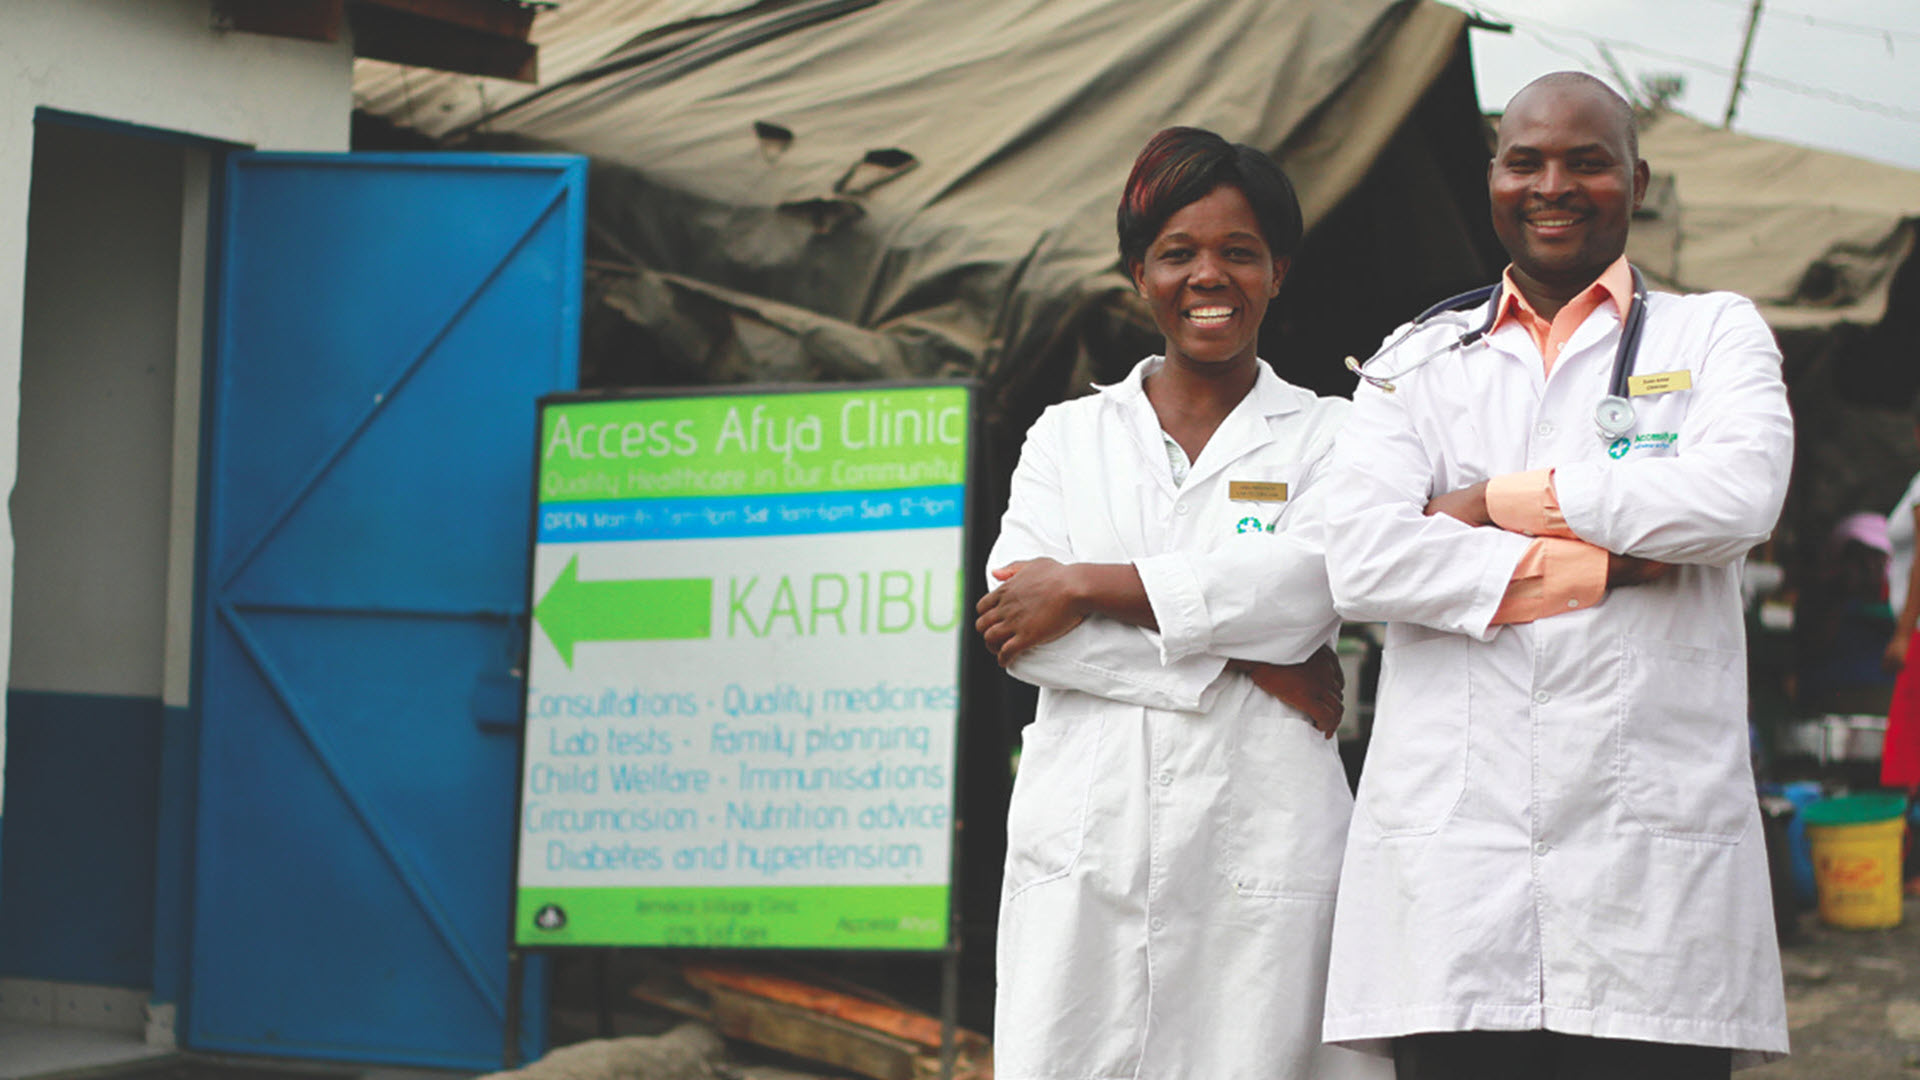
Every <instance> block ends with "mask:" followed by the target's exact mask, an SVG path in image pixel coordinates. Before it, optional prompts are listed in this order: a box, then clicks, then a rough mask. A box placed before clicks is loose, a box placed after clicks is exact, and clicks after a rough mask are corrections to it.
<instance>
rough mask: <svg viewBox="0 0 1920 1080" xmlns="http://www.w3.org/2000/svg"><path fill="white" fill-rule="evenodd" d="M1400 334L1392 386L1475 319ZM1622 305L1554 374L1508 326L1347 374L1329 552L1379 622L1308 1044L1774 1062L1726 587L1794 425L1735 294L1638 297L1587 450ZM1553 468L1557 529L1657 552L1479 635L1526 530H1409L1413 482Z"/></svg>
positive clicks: (1773, 978) (1419, 501)
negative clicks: (1446, 348) (1633, 339)
mask: <svg viewBox="0 0 1920 1080" xmlns="http://www.w3.org/2000/svg"><path fill="white" fill-rule="evenodd" d="M1484 318H1485V308H1484V307H1482V308H1480V309H1479V310H1476V311H1471V312H1467V313H1466V314H1465V315H1464V317H1462V318H1456V319H1453V320H1448V321H1442V322H1441V323H1440V324H1439V325H1436V326H1434V327H1433V328H1431V329H1427V330H1423V331H1421V332H1419V333H1416V334H1414V335H1413V337H1412V338H1411V339H1410V340H1408V341H1407V342H1406V343H1405V344H1403V345H1401V346H1400V347H1399V348H1398V349H1396V350H1395V351H1394V352H1393V353H1391V354H1389V355H1387V356H1384V357H1382V358H1381V359H1380V360H1378V361H1377V362H1375V363H1374V364H1373V365H1371V366H1370V367H1369V370H1370V371H1373V372H1377V373H1380V374H1383V375H1386V376H1388V377H1391V376H1392V375H1393V373H1395V372H1398V371H1400V370H1402V369H1403V367H1405V366H1406V365H1407V364H1409V363H1410V362H1411V361H1413V360H1414V359H1417V358H1418V357H1421V356H1423V355H1426V354H1427V353H1429V352H1430V351H1432V350H1433V349H1435V348H1438V347H1440V346H1442V345H1445V344H1446V343H1448V342H1451V341H1453V340H1454V339H1455V338H1457V337H1458V336H1459V334H1460V333H1461V331H1462V329H1463V325H1466V326H1479V325H1481V323H1482V321H1483V320H1484ZM1619 334H1620V320H1619V318H1618V316H1617V314H1616V313H1615V311H1614V308H1613V306H1612V305H1611V304H1604V303H1603V304H1602V305H1601V308H1600V310H1598V311H1596V312H1595V313H1594V314H1593V315H1591V316H1589V317H1588V318H1587V320H1586V322H1585V323H1583V324H1582V325H1581V326H1580V327H1579V329H1578V331H1577V332H1576V333H1575V334H1574V335H1573V336H1572V338H1571V339H1570V341H1569V343H1568V345H1567V346H1566V348H1565V350H1564V351H1563V352H1562V354H1561V358H1560V360H1559V361H1558V362H1557V363H1556V364H1555V366H1554V369H1553V372H1552V374H1551V376H1550V377H1543V374H1542V365H1541V362H1540V354H1539V352H1538V351H1537V349H1536V348H1535V347H1534V346H1533V344H1532V342H1531V341H1530V339H1529V338H1528V336H1527V333H1526V331H1525V330H1524V329H1522V328H1521V327H1519V326H1517V325H1513V324H1511V323H1509V324H1507V325H1506V326H1504V327H1502V328H1501V329H1500V330H1498V331H1496V332H1495V333H1494V334H1492V335H1491V336H1490V337H1488V338H1487V339H1486V343H1485V345H1484V346H1476V347H1473V348H1470V349H1467V350H1465V351H1463V352H1457V353H1454V354H1451V355H1448V356H1446V357H1444V358H1442V359H1439V360H1436V361H1434V362H1433V363H1431V364H1429V365H1427V366H1425V367H1422V368H1420V369H1419V370H1417V371H1414V372H1412V373H1410V374H1408V375H1406V376H1405V377H1404V378H1400V379H1398V380H1396V382H1397V384H1398V388H1397V390H1396V392H1394V393H1391V394H1389V393H1385V392H1382V391H1381V390H1378V389H1375V388H1373V387H1370V386H1362V387H1361V388H1360V390H1359V392H1358V393H1357V394H1356V397H1355V405H1354V409H1353V415H1352V419H1351V420H1350V421H1349V423H1348V425H1347V427H1346V429H1345V431H1344V432H1343V434H1342V436H1341V440H1340V446H1339V449H1338V451H1337V452H1336V465H1335V467H1334V469H1333V475H1332V480H1331V484H1330V498H1329V525H1328V532H1329V535H1330V536H1331V537H1332V538H1333V539H1332V540H1331V541H1330V544H1329V547H1330V551H1329V554H1328V560H1327V561H1328V565H1329V573H1330V578H1331V582H1332V586H1333V591H1334V596H1335V599H1336V602H1337V604H1338V605H1339V607H1340V610H1341V612H1342V614H1344V615H1346V616H1347V617H1349V618H1355V619H1365V620H1380V621H1387V622H1389V626H1388V631H1387V647H1386V655H1385V664H1384V670H1383V673H1382V677H1381V685H1380V690H1379V696H1378V699H1377V701H1376V707H1375V712H1374V731H1373V739H1372V744H1371V746H1370V747H1369V750H1368V757H1367V762H1366V766H1365V769H1364V770H1363V773H1362V776H1361V780H1360V791H1359V799H1358V808H1357V810H1356V811H1355V814H1354V820H1353V829H1352V834H1351V836H1350V838H1349V842H1348V847H1347V857H1346V865H1345V870H1344V872H1343V877H1342V880H1341V891H1340V907H1339V913H1338V916H1337V919H1336V926H1335V931H1334V949H1333V976H1332V981H1331V984H1330V986H1329V988H1328V1000H1327V1019H1326V1034H1327V1037H1328V1038H1329V1039H1333V1040H1341V1041H1352V1042H1355V1043H1359V1042H1361V1041H1363V1040H1369V1039H1380V1038H1383V1037H1388V1036H1394V1035H1400V1034H1406V1033H1410V1032H1417V1031H1448V1030H1460V1029H1490V1030H1502V1029H1525V1028H1540V1027H1545V1028H1547V1029H1550V1030H1554V1031H1561V1032H1568V1033H1573V1034H1581V1035H1596V1036H1604V1037H1611V1038H1621V1039H1640V1040H1650V1041H1656V1042H1675V1043H1691V1044H1696V1045H1705V1046H1723V1047H1731V1048H1733V1049H1734V1050H1735V1051H1736V1054H1735V1061H1736V1063H1738V1064H1754V1063H1757V1062H1758V1061H1760V1060H1763V1059H1764V1058H1766V1057H1768V1056H1771V1055H1777V1054H1778V1053H1780V1052H1784V1051H1785V1050H1786V1047H1787V1029H1786V1019H1785V1007H1784V1002H1783V995H1782V990H1781V981H1780V965H1779V954H1778V950H1777V948H1776V946H1775V941H1774V923H1773V915H1772V906H1771V899H1770V892H1769V888H1768V876H1767V856H1766V848H1765V843H1764V840H1763V837H1762V835H1761V825H1760V817H1759V812H1758V808H1757V799H1756V794H1755V791H1754V782H1753V775H1752V772H1751V768H1750V766H1749V762H1748V740H1747V709H1746V702H1747V694H1746V680H1747V667H1746V652H1745V631H1744V626H1743V622H1742V613H1741V601H1740V585H1739V574H1740V564H1741V562H1742V559H1743V558H1744V557H1745V555H1746V553H1747V551H1748V550H1749V549H1750V548H1752V547H1753V546H1754V545H1755V544H1758V543H1760V542H1761V541H1763V540H1765V539H1766V538H1767V536H1768V534H1769V533H1770V531H1771V530H1772V528H1773V525H1774V521H1775V519H1776V517H1777V516H1778V515H1779V512H1780V505H1781V501H1782V499H1783V497H1784V495H1785V491H1786V484H1787V473H1788V468H1789V465H1790V463H1791V460H1792V454H1793V422H1792V417H1791V416H1790V414H1789V413H1788V410H1787V398H1786V391H1785V387H1784V386H1783V385H1782V383H1781V377H1780V356H1779V352H1778V350H1777V349H1776V348H1775V346H1774V342H1773V337H1772V334H1771V333H1770V332H1769V331H1768V329H1767V327H1766V325H1765V324H1764V323H1763V322H1762V321H1761V320H1760V317H1759V315H1758V313H1757V312H1755V310H1754V308H1753V305H1751V304H1750V303H1748V302H1747V301H1745V300H1743V299H1741V298H1739V297H1737V296H1733V295H1731V294H1727V293H1715V294H1711V295H1705V296H1692V297H1678V296H1671V295H1667V294H1662V293H1656V294H1653V295H1652V296H1651V297H1650V304H1649V308H1648V315H1647V319H1646V324H1645V331H1644V338H1643V340H1642V343H1641V346H1640V351H1639V360H1638V363H1637V365H1636V371H1637V372H1639V373H1641V374H1655V373H1663V372H1684V373H1685V381H1688V382H1690V384H1691V388H1690V389H1678V388H1677V389H1672V390H1669V391H1668V392H1665V393H1659V394H1651V395H1646V396H1639V397H1635V398H1634V399H1633V403H1634V405H1635V406H1636V408H1637V410H1638V424H1637V426H1636V428H1635V429H1634V433H1633V435H1632V436H1631V437H1630V438H1627V439H1625V440H1620V441H1612V442H1608V441H1603V440H1602V439H1601V438H1600V437H1599V435H1598V433H1597V428H1596V426H1595V423H1594V420H1593V413H1594V407H1595V405H1596V404H1598V402H1599V400H1600V398H1601V397H1602V396H1603V395H1604V394H1605V393H1606V388H1607V384H1608V379H1609V376H1610V374H1611V371H1612V366H1613V357H1614V347H1615V343H1616V342H1617V341H1618V340H1619ZM1549 467H1551V468H1554V469H1555V473H1554V486H1555V489H1556V491H1557V494H1558V499H1559V502H1560V506H1561V508H1562V511H1563V512H1564V514H1565V517H1566V520H1567V524H1568V526H1569V527H1570V528H1571V530H1572V531H1573V532H1574V533H1575V534H1576V535H1577V536H1579V537H1580V538H1582V539H1585V540H1587V541H1589V542H1591V543H1594V544H1597V545H1599V546H1601V547H1603V548H1606V549H1607V550H1609V551H1614V552H1620V553H1624V554H1630V555H1638V556H1643V557H1646V558H1650V559H1658V560H1662V561H1665V562H1670V563H1674V564H1677V565H1675V567H1674V569H1673V570H1672V572H1671V573H1669V574H1668V575H1667V576H1666V577H1665V578H1662V579H1660V580H1658V581H1655V582H1652V583H1650V584H1646V585H1639V586H1631V587H1624V588H1619V589H1614V590H1612V591H1611V592H1610V593H1609V594H1608V595H1607V596H1606V597H1605V599H1604V600H1603V601H1601V602H1600V603H1599V604H1598V605H1597V606H1594V607H1592V608H1590V609H1588V610H1574V611H1569V612H1567V613H1564V614H1558V615H1554V616H1552V617H1550V618H1545V619H1541V620H1539V621H1537V622H1533V623H1526V624H1519V625H1513V626H1504V627H1496V626H1489V625H1488V624H1489V621H1490V620H1491V618H1492V616H1493V613H1494V609H1495V608H1496V607H1498V606H1499V603H1500V600H1501V597H1502V595H1503V594H1504V592H1505V590H1506V588H1507V584H1508V582H1509V580H1510V578H1511V575H1512V573H1513V570H1514V567H1515V564H1516V563H1517V562H1518V560H1519V558H1520V556H1521V553H1522V552H1523V551H1524V550H1525V549H1526V548H1527V546H1528V544H1529V543H1530V541H1529V539H1528V538H1527V537H1524V536H1518V535H1514V534H1511V533H1506V532H1502V531H1500V530H1497V529H1490V528H1481V529H1472V528H1468V527H1467V526H1466V525H1464V524H1462V523H1460V522H1458V521H1455V520H1453V519H1452V518H1448V517H1444V516H1440V517H1425V516H1422V514H1421V508H1422V506H1423V505H1424V504H1425V503H1426V501H1427V499H1428V497H1429V496H1430V495H1433V494H1437V493H1441V492H1446V491H1452V490H1455V489H1458V488H1461V487H1465V486H1467V485H1470V484H1473V483H1475V482H1477V481H1480V480H1485V479H1488V478H1490V477H1493V476H1497V475H1500V474H1502V473H1511V472H1520V471H1524V470H1531V469H1544V468H1549Z"/></svg>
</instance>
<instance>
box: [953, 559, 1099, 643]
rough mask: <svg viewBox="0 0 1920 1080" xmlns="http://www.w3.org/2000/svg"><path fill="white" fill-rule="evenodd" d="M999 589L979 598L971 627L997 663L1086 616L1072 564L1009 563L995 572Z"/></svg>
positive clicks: (1043, 560)
mask: <svg viewBox="0 0 1920 1080" xmlns="http://www.w3.org/2000/svg"><path fill="white" fill-rule="evenodd" d="M993 576H994V577H995V578H997V579H998V580H999V581H1000V585H999V587H998V588H995V589H994V590H993V591H992V592H990V593H988V594H987V595H985V596H983V597H981V598H980V603H979V605H978V607H977V608H976V609H975V610H977V611H979V613H980V617H979V618H978V619H975V620H974V623H973V625H974V628H975V629H977V630H979V631H980V636H981V637H983V638H985V639H986V642H987V651H988V652H991V653H992V654H993V657H994V659H996V660H998V661H1000V666H1001V667H1006V666H1007V665H1008V664H1010V663H1012V662H1013V658H1014V657H1016V656H1019V655H1020V654H1021V653H1023V652H1026V651H1027V650H1028V649H1031V648H1033V647H1034V646H1035V645H1041V644H1044V643H1046V642H1049V641H1052V640H1053V639H1054V638H1057V637H1059V636H1060V635H1062V634H1064V633H1066V632H1067V631H1069V630H1071V629H1073V628H1074V627H1076V626H1078V625H1080V621H1081V620H1082V619H1085V618H1086V617H1087V609H1086V607H1085V606H1084V604H1083V603H1082V601H1081V595H1080V594H1081V591H1082V590H1081V589H1080V588H1079V587H1078V582H1077V575H1076V573H1075V568H1074V567H1073V566H1068V565H1064V564H1062V563H1059V562H1056V561H1054V560H1053V559H1028V560H1026V561H1024V562H1017V563H1008V564H1007V565H1006V566H1002V567H999V568H997V569H995V570H994V571H993Z"/></svg>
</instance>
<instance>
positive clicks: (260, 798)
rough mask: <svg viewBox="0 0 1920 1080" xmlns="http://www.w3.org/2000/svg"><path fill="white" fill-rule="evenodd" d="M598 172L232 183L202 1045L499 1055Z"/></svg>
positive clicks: (412, 159)
mask: <svg viewBox="0 0 1920 1080" xmlns="http://www.w3.org/2000/svg"><path fill="white" fill-rule="evenodd" d="M585 187H586V172H585V166H584V163H583V162H581V161H578V160H576V159H570V158H552V157H539V158H520V157H501V156H483V155H446V154H434V155H305V154H238V155H235V156H234V158H233V160H232V162H231V164H230V167H229V168H228V171H227V176H226V190H225V195H224V214H223V219H222V227H223V235H222V238H221V244H220V247H221V252H222V255H221V260H222V261H221V266H220V269H219V272H220V282H221V283H220V286H219V290H218V307H217V310H216V311H215V313H214V314H215V317H216V320H217V325H218V335H219V336H218V342H217V348H216V353H215V358H214V365H213V367H212V369H211V372H210V373H211V377H212V382H211V384H210V385H211V391H210V393H209V395H208V407H209V410H210V411H209V416H208V422H207V427H206V434H207V443H206V445H207V454H208V457H207V462H206V467H205V469H204V475H205V477H206V487H205V489H204V490H205V505H206V508H207V518H206V523H205V529H206V534H205V535H206V543H205V546H204V549H203V550H204V552H205V561H204V577H203V583H202V589H201V594H202V597H203V600H202V603H203V610H202V612H201V634H200V641H201V646H200V653H199V655H200V671H199V676H200V681H199V694H198V701H199V711H200V752H199V778H198V806H197V808H196V816H195V822H196V825H195V828H196V836H195V850H194V869H193V882H194V891H193V920H192V925H193V940H192V944H191V968H190V972H189V979H190V984H189V988H188V992H187V999H186V1016H185V1018H184V1019H185V1029H184V1030H185V1041H186V1042H187V1043H188V1045H190V1046H192V1047H194V1048H196V1049H206V1050H225V1051H237V1052H243V1053H257V1054H271V1055H282V1056H299V1057H316V1058H335V1059H343V1060H356V1061H378V1062H389V1063H396V1064H417V1065H434V1066H445V1067H453V1068H469V1069H487V1068H490V1067H492V1066H494V1065H496V1064H497V1063H498V1061H499V1060H500V1054H501V1049H502V1042H503V1032H504V1029H503V1017H504V1015H505V1011H506V1010H505V1004H506V1003H505V995H506V984H507V976H506V971H507V964H506V948H507V941H508V927H509V919H510V916H509V914H508V899H509V893H510V889H511V882H512V872H511V866H510V862H511V848H512V843H513V836H514V829H513V815H514V799H515V790H516V787H515V768H516V761H517V755H518V735H517V732H515V731H514V730H512V727H511V721H512V719H513V713H512V704H511V703H512V701H513V698H514V693H513V690H512V683H511V679H512V678H513V676H512V674H511V669H513V668H515V667H517V665H518V662H519V659H518V658H519V650H520V636H521V635H523V634H524V632H525V616H526V588H527V585H526V559H527V555H526V551H527V543H528V535H529V518H530V513H531V505H532V502H531V491H532V489H531V484H532V464H533V462H532V457H533V445H534V416H535V409H534V400H535V398H536V397H538V396H539V395H540V394H543V393H546V392H548V391H552V390H557V389H567V388H571V387H573V386H574V385H575V384H576V379H577V370H578V362H577V353H578V328H579V319H580V292H581V274H582V266H583V258H584V251H583V237H584V227H583V221H584V198H585ZM503 721H504V723H503ZM529 982H530V983H532V984H535V985H537V984H538V980H529ZM542 1012H543V1010H542V1009H539V1008H533V1009H529V1010H528V1015H529V1017H538V1016H540V1015H541V1013H542ZM530 1037H531V1038H536V1039H537V1037H538V1036H537V1034H535V1035H531V1036H530Z"/></svg>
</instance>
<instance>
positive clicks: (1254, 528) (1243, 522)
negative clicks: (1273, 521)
mask: <svg viewBox="0 0 1920 1080" xmlns="http://www.w3.org/2000/svg"><path fill="white" fill-rule="evenodd" d="M1234 531H1236V532H1243V533H1250V532H1272V531H1273V530H1271V529H1269V528H1267V526H1266V523H1265V522H1263V521H1261V520H1260V519H1259V518H1257V517H1243V518H1241V519H1240V523H1239V524H1238V525H1235V526H1234Z"/></svg>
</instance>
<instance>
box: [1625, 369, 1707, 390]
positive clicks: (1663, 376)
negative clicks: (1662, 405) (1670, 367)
mask: <svg viewBox="0 0 1920 1080" xmlns="http://www.w3.org/2000/svg"><path fill="white" fill-rule="evenodd" d="M1691 389H1693V372H1691V371H1687V370H1684V369H1683V370H1680V371H1660V372H1655V373H1654V374H1652V375H1632V376H1629V377H1628V378H1627V395H1628V396H1629V397H1645V396H1647V395H1648V394H1665V393H1668V392H1670V391H1673V390H1691Z"/></svg>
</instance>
